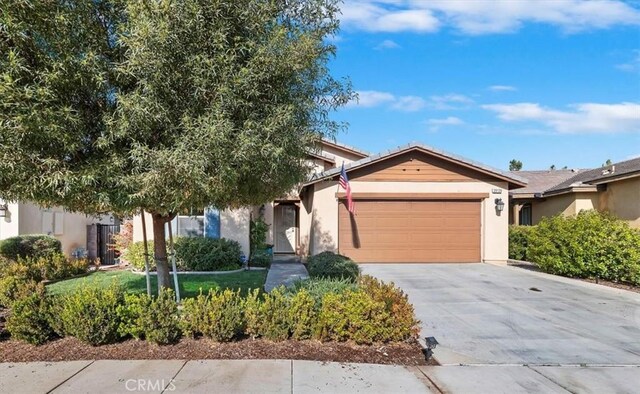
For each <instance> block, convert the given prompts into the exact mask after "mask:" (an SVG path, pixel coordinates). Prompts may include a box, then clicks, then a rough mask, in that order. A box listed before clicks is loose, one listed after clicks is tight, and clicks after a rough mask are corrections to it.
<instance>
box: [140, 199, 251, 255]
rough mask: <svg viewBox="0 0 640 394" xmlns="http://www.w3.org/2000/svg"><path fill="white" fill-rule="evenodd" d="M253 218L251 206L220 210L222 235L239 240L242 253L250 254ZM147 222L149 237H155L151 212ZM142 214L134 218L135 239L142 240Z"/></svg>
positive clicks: (149, 238)
mask: <svg viewBox="0 0 640 394" xmlns="http://www.w3.org/2000/svg"><path fill="white" fill-rule="evenodd" d="M250 218H251V209H250V208H239V209H227V210H224V211H220V237H221V238H226V239H231V240H234V241H237V242H238V243H239V244H240V246H241V247H242V253H244V254H245V256H248V255H249V222H250ZM145 224H146V229H147V239H148V240H152V239H153V224H152V219H151V214H149V213H148V212H145ZM143 239H144V238H143V233H142V220H141V215H136V216H135V217H134V218H133V241H134V242H138V241H142V240H143Z"/></svg>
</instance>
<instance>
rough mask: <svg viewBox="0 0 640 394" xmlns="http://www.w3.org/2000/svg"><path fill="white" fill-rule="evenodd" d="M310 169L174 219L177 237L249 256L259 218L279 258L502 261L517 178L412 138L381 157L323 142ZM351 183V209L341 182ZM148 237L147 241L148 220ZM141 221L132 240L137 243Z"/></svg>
mask: <svg viewBox="0 0 640 394" xmlns="http://www.w3.org/2000/svg"><path fill="white" fill-rule="evenodd" d="M308 159H309V163H310V164H311V165H312V167H313V173H312V174H311V175H310V177H309V179H308V181H307V182H305V183H303V184H302V185H300V187H299V188H298V190H296V191H295V192H292V193H290V194H289V195H287V196H283V197H282V198H279V199H277V200H275V201H271V202H268V203H265V204H263V205H262V206H259V207H250V208H242V209H235V210H223V211H218V210H215V209H204V210H200V211H196V212H194V214H192V215H191V216H179V217H177V218H176V219H174V222H173V223H174V224H173V226H172V227H173V231H174V233H175V234H176V235H182V236H188V235H192V236H209V237H224V238H228V239H234V240H237V241H238V242H239V243H240V244H241V246H242V248H243V250H244V252H245V254H247V255H248V253H249V223H250V219H251V218H252V217H254V218H255V217H257V215H262V216H263V217H264V219H265V221H266V222H267V223H268V224H269V225H270V230H269V234H268V240H267V242H268V243H272V244H273V245H274V252H275V253H276V254H292V255H293V254H296V255H299V256H302V257H303V256H308V255H314V254H317V253H320V252H322V251H326V250H331V251H337V252H339V253H342V254H345V255H347V256H350V257H352V258H353V259H354V260H355V261H357V262H379V263H419V262H420V263H422V262H424V263H430V262H434V263H435V262H480V261H498V262H503V261H506V260H507V257H508V217H509V215H508V212H506V209H505V212H503V211H502V209H503V208H504V207H505V206H507V207H508V205H509V202H508V199H509V192H510V191H511V190H514V189H516V188H521V187H524V186H526V180H524V179H523V178H521V177H520V176H519V175H518V174H513V173H508V172H503V171H500V170H497V169H494V168H491V167H488V166H486V165H483V164H480V163H477V162H474V161H471V160H468V159H465V158H463V157H460V156H456V155H452V154H449V153H445V152H443V151H440V150H437V149H434V148H431V147H428V146H425V145H422V144H410V145H407V146H404V147H400V148H397V149H393V150H390V151H387V152H384V153H380V154H376V155H369V154H368V153H367V152H364V151H362V150H359V149H357V148H353V147H350V146H346V145H342V144H339V143H336V142H332V141H324V142H323V143H322V144H321V146H320V147H319V149H318V150H317V151H315V152H313V153H310V154H309V158H308ZM343 163H344V168H345V171H346V173H347V176H348V177H349V179H350V185H351V190H352V196H353V199H354V201H355V205H356V207H355V214H350V213H349V211H348V210H347V208H346V205H345V198H346V196H345V191H344V190H343V189H342V188H340V187H339V185H338V179H339V175H340V171H341V167H342V165H343ZM147 223H148V225H147V236H148V238H149V239H152V237H153V234H152V232H151V229H150V228H149V227H150V225H149V224H150V223H151V218H150V217H148V218H147ZM142 238H143V237H142V226H141V220H140V218H139V217H137V218H135V220H134V240H135V241H140V240H142Z"/></svg>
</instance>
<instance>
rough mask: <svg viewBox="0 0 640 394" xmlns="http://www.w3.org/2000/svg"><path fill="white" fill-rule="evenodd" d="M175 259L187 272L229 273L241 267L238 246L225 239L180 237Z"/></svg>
mask: <svg viewBox="0 0 640 394" xmlns="http://www.w3.org/2000/svg"><path fill="white" fill-rule="evenodd" d="M175 250H176V259H177V260H178V262H179V265H180V267H182V268H184V269H186V270H189V271H229V270H234V269H238V268H240V267H242V259H241V256H242V249H241V248H240V244H239V243H238V242H236V241H233V240H228V239H225V238H220V239H214V238H205V237H180V238H177V239H176V241H175Z"/></svg>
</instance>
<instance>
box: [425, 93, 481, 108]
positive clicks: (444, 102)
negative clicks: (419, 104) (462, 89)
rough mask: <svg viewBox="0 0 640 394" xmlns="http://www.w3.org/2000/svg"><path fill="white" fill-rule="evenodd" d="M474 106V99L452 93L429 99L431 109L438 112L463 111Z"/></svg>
mask: <svg viewBox="0 0 640 394" xmlns="http://www.w3.org/2000/svg"><path fill="white" fill-rule="evenodd" d="M471 104H473V99H471V98H470V97H467V96H465V95H463V94H457V93H450V94H445V95H442V96H431V97H429V107H430V108H433V109H437V110H454V109H462V108H465V107H468V106H469V105H471Z"/></svg>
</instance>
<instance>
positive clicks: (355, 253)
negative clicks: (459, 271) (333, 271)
mask: <svg viewBox="0 0 640 394" xmlns="http://www.w3.org/2000/svg"><path fill="white" fill-rule="evenodd" d="M339 205H340V208H339V219H340V220H339V224H338V225H339V240H338V242H339V249H340V253H342V254H344V255H347V256H349V257H351V258H352V259H353V260H354V261H356V262H360V263H376V262H378V263H438V262H443V263H446V262H461V263H462V262H465V263H466V262H479V261H480V201H451V200H446V201H369V200H358V201H356V215H355V216H351V215H350V214H349V212H348V211H347V209H346V206H345V204H344V201H343V200H341V201H340V204H339Z"/></svg>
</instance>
